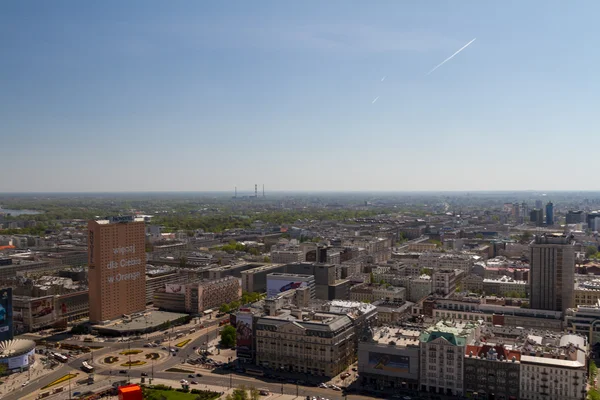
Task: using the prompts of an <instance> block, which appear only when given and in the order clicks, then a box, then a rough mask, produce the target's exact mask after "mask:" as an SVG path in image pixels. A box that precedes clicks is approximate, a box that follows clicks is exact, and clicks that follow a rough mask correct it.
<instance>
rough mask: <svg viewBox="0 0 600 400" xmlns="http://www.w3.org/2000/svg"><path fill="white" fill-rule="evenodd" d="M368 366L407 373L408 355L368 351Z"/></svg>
mask: <svg viewBox="0 0 600 400" xmlns="http://www.w3.org/2000/svg"><path fill="white" fill-rule="evenodd" d="M369 368H372V369H377V370H380V371H387V372H395V373H408V372H410V357H407V356H400V355H397V354H384V353H375V352H369Z"/></svg>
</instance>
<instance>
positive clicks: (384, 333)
mask: <svg viewBox="0 0 600 400" xmlns="http://www.w3.org/2000/svg"><path fill="white" fill-rule="evenodd" d="M419 334H420V331H419V330H417V329H414V330H413V329H405V328H396V327H387V326H384V327H381V328H378V329H377V330H376V331H375V332H374V334H373V340H374V341H375V342H376V343H379V344H395V345H396V346H400V347H407V346H418V345H419Z"/></svg>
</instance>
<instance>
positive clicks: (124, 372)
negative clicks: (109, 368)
mask: <svg viewBox="0 0 600 400" xmlns="http://www.w3.org/2000/svg"><path fill="white" fill-rule="evenodd" d="M119 373H120V374H126V373H127V371H125V370H124V369H122V370H120V371H119Z"/></svg>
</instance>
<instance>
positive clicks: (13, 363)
mask: <svg viewBox="0 0 600 400" xmlns="http://www.w3.org/2000/svg"><path fill="white" fill-rule="evenodd" d="M34 354H35V350H31V351H30V352H29V353H26V354H22V355H20V356H15V357H10V358H8V369H9V370H15V369H20V368H24V367H27V366H28V365H31V364H33V360H34Z"/></svg>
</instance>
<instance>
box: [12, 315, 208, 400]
mask: <svg viewBox="0 0 600 400" xmlns="http://www.w3.org/2000/svg"><path fill="white" fill-rule="evenodd" d="M194 327H195V326H193V325H186V326H184V327H176V329H180V330H181V329H191V328H194ZM218 330H219V326H218V325H213V326H209V327H208V328H203V329H201V330H200V331H199V332H195V333H194V334H192V335H191V336H193V337H194V339H193V340H192V341H191V342H190V343H188V344H187V345H186V346H185V347H184V348H183V349H181V350H180V351H179V352H178V354H177V356H172V357H169V359H167V360H165V361H162V362H159V363H157V364H156V368H158V369H161V370H164V369H167V368H170V367H172V366H174V365H177V364H180V363H182V362H183V361H184V360H185V359H186V358H188V357H189V356H190V355H192V354H193V353H194V350H193V347H200V346H201V345H202V344H203V343H204V342H208V341H209V340H212V339H214V338H215V337H216V335H218ZM195 335H198V336H195ZM169 336H172V333H168V334H167V333H165V334H160V335H154V336H151V337H150V339H147V338H144V339H140V340H136V341H131V342H94V343H93V344H92V345H101V346H103V348H102V349H99V350H95V351H93V354H92V355H90V354H84V355H80V356H78V357H74V358H71V359H69V361H68V362H67V363H66V364H64V365H62V366H60V367H58V368H57V369H56V370H55V371H53V372H51V373H50V374H48V375H44V376H42V377H40V378H37V379H33V380H31V381H30V382H29V384H28V385H27V386H25V387H22V388H20V389H19V390H15V391H13V392H11V393H8V394H6V395H4V396H3V397H2V399H3V400H4V399H6V400H19V399H21V398H22V397H24V396H25V395H27V394H29V393H32V392H35V391H37V390H39V389H41V388H42V387H44V386H46V385H47V384H49V383H51V382H54V381H55V380H56V379H58V378H60V377H62V376H64V375H66V374H67V373H69V371H71V370H72V369H76V370H80V368H81V363H82V361H84V360H89V358H90V357H91V356H93V357H94V359H95V358H96V357H102V356H103V355H106V354H109V353H112V352H115V351H117V350H124V349H127V348H129V347H131V348H140V347H142V346H143V345H144V344H145V343H148V342H149V341H154V340H158V339H163V338H167V337H169ZM187 337H189V336H187ZM185 339H186V336H184V337H183V338H181V339H179V340H177V341H180V340H185ZM64 342H65V343H77V344H80V345H83V346H85V345H89V344H90V343H83V342H76V341H73V340H65V341H64ZM175 342H176V341H173V342H171V345H174V344H175ZM94 368H95V369H96V371H95V373H97V374H101V375H110V369H109V368H105V367H103V366H99V365H97V364H94ZM120 369H126V368H120ZM151 370H152V366H151V365H150V366H148V367H146V368H139V367H136V368H131V370H130V371H131V375H132V376H134V375H135V376H140V373H141V372H148V373H150V372H151ZM118 371H119V369H117V370H115V371H114V372H113V375H114V374H118ZM121 376H123V375H121ZM125 377H126V375H125Z"/></svg>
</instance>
